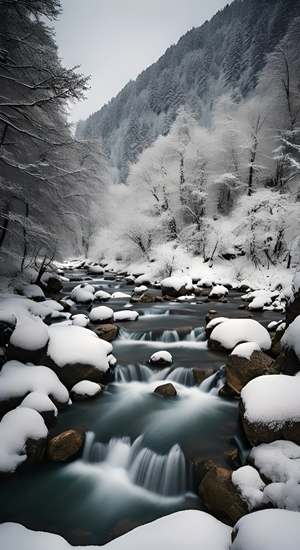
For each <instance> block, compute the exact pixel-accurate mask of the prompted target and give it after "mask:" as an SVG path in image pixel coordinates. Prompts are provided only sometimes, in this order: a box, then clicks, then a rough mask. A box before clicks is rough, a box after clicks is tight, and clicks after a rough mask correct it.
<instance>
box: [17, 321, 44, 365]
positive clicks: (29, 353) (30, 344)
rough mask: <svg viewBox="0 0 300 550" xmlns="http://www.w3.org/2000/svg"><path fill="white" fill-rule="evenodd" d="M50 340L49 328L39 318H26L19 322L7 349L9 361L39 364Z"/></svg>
mask: <svg viewBox="0 0 300 550" xmlns="http://www.w3.org/2000/svg"><path fill="white" fill-rule="evenodd" d="M48 339H49V335H48V327H47V325H45V323H44V322H43V321H42V320H41V319H40V318H39V317H24V318H23V319H22V320H20V321H18V322H17V324H16V328H15V329H14V331H13V333H12V335H11V337H10V340H9V345H8V349H7V356H8V358H9V359H18V360H21V361H25V362H32V363H36V362H39V361H40V359H41V356H42V354H43V352H44V351H45V349H46V346H47V342H48Z"/></svg>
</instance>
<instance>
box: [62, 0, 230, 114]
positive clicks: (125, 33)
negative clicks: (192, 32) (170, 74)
mask: <svg viewBox="0 0 300 550" xmlns="http://www.w3.org/2000/svg"><path fill="white" fill-rule="evenodd" d="M227 3H230V0H62V7H63V12H62V15H61V17H60V19H59V21H58V22H57V23H56V33H57V43H58V46H59V53H60V56H61V58H62V59H63V63H64V64H65V65H66V66H73V65H81V68H82V72H84V73H85V74H90V75H91V81H90V85H91V90H90V91H89V92H88V95H87V99H86V101H84V102H81V103H80V104H77V105H75V106H74V107H72V109H71V116H72V119H73V120H74V121H77V120H79V119H80V118H86V117H87V116H88V115H89V114H91V113H92V112H95V111H97V110H98V109H99V108H100V107H101V106H102V105H104V103H106V102H107V101H109V100H110V99H111V98H112V97H113V96H115V95H116V94H117V93H118V92H119V91H120V90H121V89H122V88H123V86H124V85H125V84H126V83H127V82H128V81H129V80H131V79H135V78H136V77H137V75H138V74H139V73H140V72H141V71H142V70H143V69H145V68H146V67H148V66H149V65H150V64H151V63H153V62H154V61H156V60H157V59H158V58H159V57H160V56H161V55H162V54H163V53H164V51H165V50H166V49H167V48H168V47H169V46H170V45H171V44H174V43H176V42H177V41H178V39H179V38H180V36H181V35H182V34H184V33H185V32H186V31H187V30H189V29H190V28H192V27H198V26H199V25H201V24H202V23H203V22H204V21H205V20H206V19H209V18H210V17H211V16H212V15H214V13H216V12H217V11H218V10H219V9H222V8H223V7H224V6H225V5H226V4H227Z"/></svg>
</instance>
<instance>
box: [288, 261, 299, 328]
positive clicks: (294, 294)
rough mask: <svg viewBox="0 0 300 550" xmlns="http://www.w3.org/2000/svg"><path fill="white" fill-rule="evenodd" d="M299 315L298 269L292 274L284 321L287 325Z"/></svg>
mask: <svg viewBox="0 0 300 550" xmlns="http://www.w3.org/2000/svg"><path fill="white" fill-rule="evenodd" d="M298 315H300V271H297V272H296V273H295V275H294V278H293V282H292V287H291V291H290V293H289V300H288V303H287V307H286V322H287V324H288V325H289V324H290V323H292V322H293V321H294V320H295V319H296V317H298Z"/></svg>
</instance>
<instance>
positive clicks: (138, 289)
mask: <svg viewBox="0 0 300 550" xmlns="http://www.w3.org/2000/svg"><path fill="white" fill-rule="evenodd" d="M147 290H148V287H147V286H145V285H141V286H136V287H135V288H134V293H135V294H144V292H147Z"/></svg>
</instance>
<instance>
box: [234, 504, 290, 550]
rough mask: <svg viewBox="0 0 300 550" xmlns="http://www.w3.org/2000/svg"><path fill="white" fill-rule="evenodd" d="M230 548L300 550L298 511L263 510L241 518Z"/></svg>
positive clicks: (244, 549) (236, 526) (237, 549)
mask: <svg viewBox="0 0 300 550" xmlns="http://www.w3.org/2000/svg"><path fill="white" fill-rule="evenodd" d="M233 539H234V541H233V543H232V545H231V546H230V550H299V548H300V521H299V514H298V513H297V512H289V511H286V510H261V511H259V512H254V513H253V514H249V515H247V516H245V517H243V518H241V519H240V520H239V522H238V523H237V524H236V525H235V528H234V532H233Z"/></svg>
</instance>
